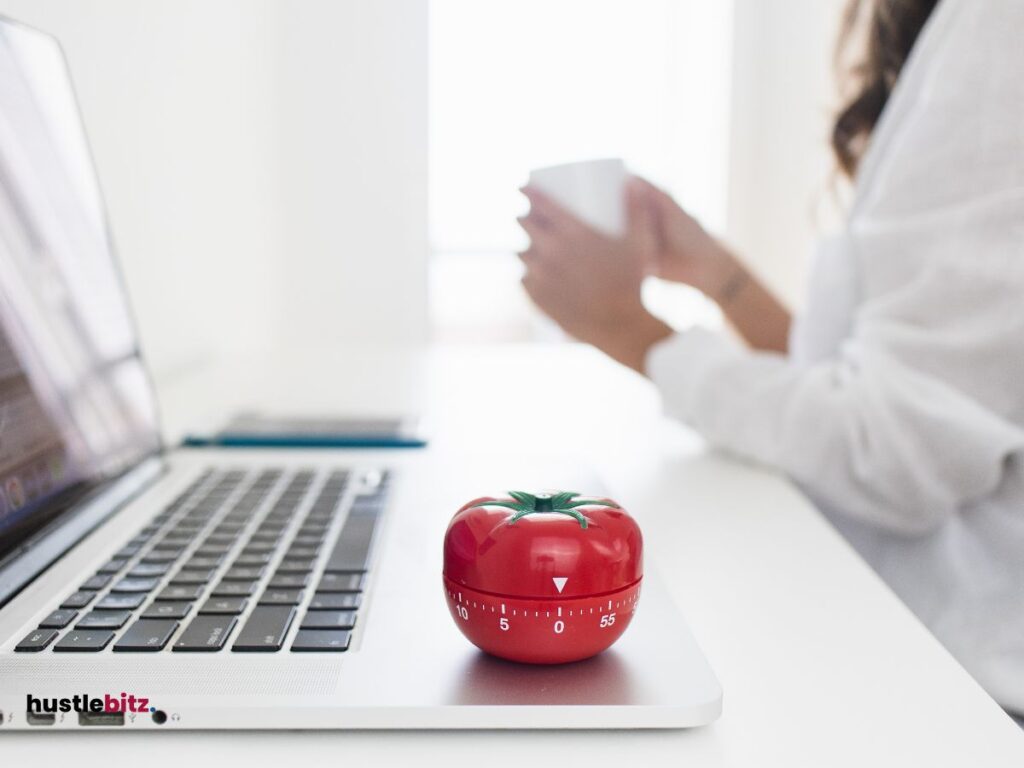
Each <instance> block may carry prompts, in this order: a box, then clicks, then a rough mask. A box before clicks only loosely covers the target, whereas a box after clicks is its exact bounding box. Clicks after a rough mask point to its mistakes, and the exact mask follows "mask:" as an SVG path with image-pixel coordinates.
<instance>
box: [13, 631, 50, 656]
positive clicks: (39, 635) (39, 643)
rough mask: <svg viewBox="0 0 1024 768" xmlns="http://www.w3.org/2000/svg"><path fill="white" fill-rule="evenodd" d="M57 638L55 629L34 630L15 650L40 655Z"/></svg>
mask: <svg viewBox="0 0 1024 768" xmlns="http://www.w3.org/2000/svg"><path fill="white" fill-rule="evenodd" d="M56 636H57V630H55V629H34V630H32V631H31V632H29V633H28V634H27V635H25V637H24V638H22V640H21V642H20V643H18V644H17V645H16V646H14V650H15V651H17V652H18V653H38V652H39V651H41V650H43V649H44V648H45V647H46V646H48V645H49V644H50V643H52V642H53V638H55V637H56Z"/></svg>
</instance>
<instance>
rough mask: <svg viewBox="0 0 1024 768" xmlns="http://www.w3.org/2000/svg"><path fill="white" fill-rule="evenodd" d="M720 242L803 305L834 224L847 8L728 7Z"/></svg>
mask: <svg viewBox="0 0 1024 768" xmlns="http://www.w3.org/2000/svg"><path fill="white" fill-rule="evenodd" d="M735 4H736V5H735V11H734V16H733V19H734V25H735V38H734V41H733V51H734V55H733V94H732V129H731V133H732V139H731V146H730V162H729V165H730V167H729V206H728V207H729V210H728V216H727V219H728V225H727V236H728V239H729V240H730V242H731V243H732V244H733V245H734V246H736V247H737V249H738V250H739V251H740V252H741V253H742V254H743V255H744V257H746V258H747V259H748V260H749V262H750V263H751V265H752V266H753V267H754V268H756V269H757V270H758V271H759V272H760V273H761V274H762V275H763V276H764V277H765V279H767V280H768V282H769V283H771V284H772V286H773V287H774V288H775V289H776V290H777V291H779V293H781V294H782V296H784V297H785V298H786V299H787V300H789V301H790V302H792V303H793V304H796V305H799V304H800V303H801V302H802V300H803V291H804V286H805V277H806V272H807V266H808V262H809V260H810V258H811V256H812V255H813V251H814V244H815V241H816V240H817V238H818V237H819V236H821V235H822V234H826V233H828V232H829V231H830V230H832V229H833V228H834V227H835V226H836V223H837V220H838V216H839V212H838V209H837V207H836V205H835V204H834V201H835V194H834V193H835V192H836V191H837V190H838V191H841V190H842V186H841V185H840V186H839V187H838V188H836V187H834V186H833V181H834V173H833V169H834V167H835V165H834V162H833V160H832V155H831V153H830V150H829V144H828V141H829V134H830V130H831V120H832V117H833V114H834V109H835V105H836V96H835V94H836V89H835V81H834V78H833V66H832V56H833V49H834V46H835V41H836V33H837V31H838V28H839V18H840V15H841V11H842V9H843V7H845V5H846V0H735Z"/></svg>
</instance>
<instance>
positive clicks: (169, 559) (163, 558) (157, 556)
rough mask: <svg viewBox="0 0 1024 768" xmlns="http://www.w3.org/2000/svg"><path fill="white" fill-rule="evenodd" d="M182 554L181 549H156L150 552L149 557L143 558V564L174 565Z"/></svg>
mask: <svg viewBox="0 0 1024 768" xmlns="http://www.w3.org/2000/svg"><path fill="white" fill-rule="evenodd" d="M180 554H181V550H180V549H154V550H153V551H152V552H150V553H149V554H148V555H146V556H145V557H144V558H142V562H144V563H158V564H162V563H173V562H174V561H175V560H177V559H178V556H179V555H180Z"/></svg>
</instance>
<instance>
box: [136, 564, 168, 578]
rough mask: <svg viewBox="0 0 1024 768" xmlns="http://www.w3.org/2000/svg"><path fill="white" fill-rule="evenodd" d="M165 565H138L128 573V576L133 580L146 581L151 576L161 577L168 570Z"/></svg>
mask: <svg viewBox="0 0 1024 768" xmlns="http://www.w3.org/2000/svg"><path fill="white" fill-rule="evenodd" d="M169 567H170V566H169V564H167V563H139V564H138V565H136V566H135V567H134V568H132V569H131V570H130V571H128V576H129V577H131V578H133V579H147V578H150V577H153V576H163V575H164V574H165V573H167V569H168V568H169Z"/></svg>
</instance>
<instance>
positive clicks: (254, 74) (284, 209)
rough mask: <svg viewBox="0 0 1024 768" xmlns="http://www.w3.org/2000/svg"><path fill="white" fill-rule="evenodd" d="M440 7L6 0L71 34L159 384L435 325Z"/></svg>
mask: <svg viewBox="0 0 1024 768" xmlns="http://www.w3.org/2000/svg"><path fill="white" fill-rule="evenodd" d="M426 3H427V0H333V1H328V0H146V1H145V2H139V1H138V0H0V13H3V14H6V15H8V16H11V17H13V18H15V19H18V20H21V21H24V22H26V23H29V24H32V25H34V26H37V27H39V28H42V29H44V30H47V31H49V32H51V33H53V34H54V35H56V36H57V37H58V38H59V39H60V40H61V42H62V43H63V45H64V48H65V51H66V53H67V56H68V59H69V61H70V66H71V70H72V75H73V77H74V80H75V83H76V87H77V90H78V94H79V100H80V102H81V106H82V110H83V113H84V117H85V122H86V128H87V130H88V132H89V136H90V139H91V142H92V146H93V150H94V153H95V156H96V162H97V166H98V169H99V175H100V181H101V184H102V185H103V188H104V191H105V193H106V197H107V203H108V208H109V212H110V216H111V219H112V229H113V233H114V238H115V241H116V243H117V245H118V248H119V251H120V254H121V261H122V263H123V266H124V270H125V274H126V278H127V282H128V286H129V290H130V292H131V294H132V299H133V305H134V307H135V310H136V314H137V316H138V320H139V325H140V329H141V335H142V341H143V344H144V346H145V350H146V352H147V354H148V355H149V357H150V361H151V365H152V367H153V368H154V370H155V372H156V374H157V377H158V380H159V379H161V378H168V377H171V376H173V375H174V374H175V373H176V372H177V371H179V370H182V369H185V368H189V367H191V366H192V365H195V364H198V363H202V362H203V361H204V360H207V359H209V358H212V357H216V356H218V355H222V354H225V353H227V352H230V351H232V350H238V349H245V350H258V349H261V348H268V347H270V348H272V347H274V346H278V345H294V344H303V343H316V342H318V341H323V340H334V339H341V338H345V339H352V338H356V339H359V340H364V341H370V342H410V341H418V340H421V339H423V338H424V337H425V317H426V289H425V284H426V277H425V269H426V201H425V196H426V147H427V143H426V142H427V138H426V133H427V131H426V104H425V101H426ZM385 297H386V298H385Z"/></svg>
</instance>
